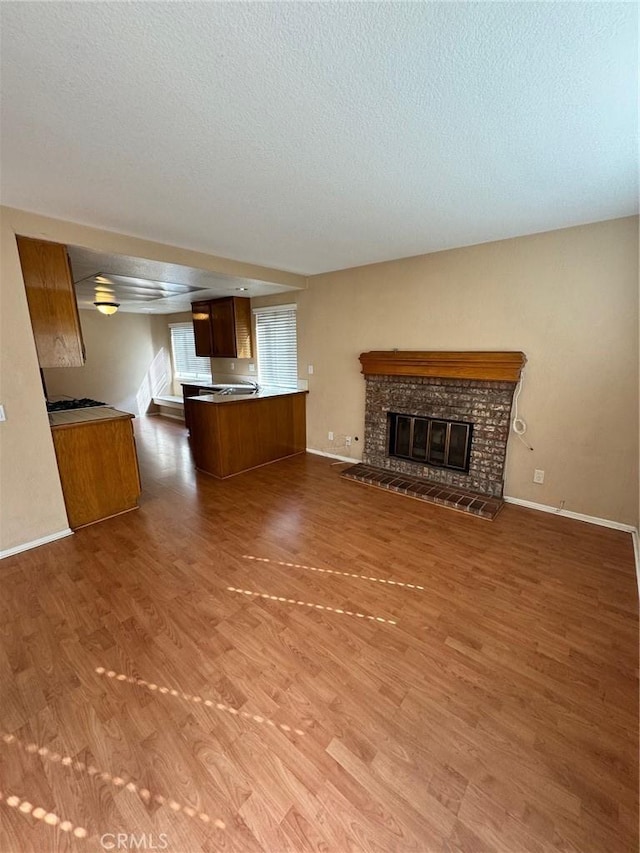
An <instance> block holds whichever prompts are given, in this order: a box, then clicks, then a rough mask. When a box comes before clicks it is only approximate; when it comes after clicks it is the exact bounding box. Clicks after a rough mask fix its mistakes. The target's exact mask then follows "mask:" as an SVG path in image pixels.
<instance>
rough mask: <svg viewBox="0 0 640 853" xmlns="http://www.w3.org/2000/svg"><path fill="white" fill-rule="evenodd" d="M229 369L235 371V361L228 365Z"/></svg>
mask: <svg viewBox="0 0 640 853" xmlns="http://www.w3.org/2000/svg"><path fill="white" fill-rule="evenodd" d="M229 367H230V368H231V370H235V369H236V363H235V361H232V362H231V364H230V365H229Z"/></svg>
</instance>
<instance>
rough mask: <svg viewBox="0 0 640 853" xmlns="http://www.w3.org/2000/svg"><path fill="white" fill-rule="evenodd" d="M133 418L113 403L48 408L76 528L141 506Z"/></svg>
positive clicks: (66, 500)
mask: <svg viewBox="0 0 640 853" xmlns="http://www.w3.org/2000/svg"><path fill="white" fill-rule="evenodd" d="M132 421H133V415H131V414H129V413H128V412H121V411H119V410H118V409H114V408H112V407H111V406H91V407H87V408H84V409H66V410H64V411H61V412H50V413H49V423H50V425H51V435H52V437H53V446H54V448H55V452H56V459H57V461H58V471H59V473H60V483H61V484H62V494H63V496H64V503H65V506H66V508H67V516H68V518H69V527H71V528H72V529H73V530H76V529H77V528H78V527H84V526H85V525H86V524H93V523H94V522H96V521H102V520H103V519H105V518H111V517H112V516H114V515H120V514H121V513H123V512H129V511H130V510H132V509H137V507H138V498H139V497H140V491H141V489H140V475H139V472H138V457H137V454H136V444H135V438H134V435H133V423H132Z"/></svg>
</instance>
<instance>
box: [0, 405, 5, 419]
mask: <svg viewBox="0 0 640 853" xmlns="http://www.w3.org/2000/svg"><path fill="white" fill-rule="evenodd" d="M6 419H7V416H6V415H5V413H4V406H0V421H6Z"/></svg>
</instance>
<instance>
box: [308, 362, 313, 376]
mask: <svg viewBox="0 0 640 853" xmlns="http://www.w3.org/2000/svg"><path fill="white" fill-rule="evenodd" d="M307 373H308V374H309V376H311V374H312V373H313V365H312V364H308V365H307Z"/></svg>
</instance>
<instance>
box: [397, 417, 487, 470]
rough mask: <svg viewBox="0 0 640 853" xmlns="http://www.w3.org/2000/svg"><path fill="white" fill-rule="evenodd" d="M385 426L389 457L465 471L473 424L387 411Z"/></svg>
mask: <svg viewBox="0 0 640 853" xmlns="http://www.w3.org/2000/svg"><path fill="white" fill-rule="evenodd" d="M388 425H389V429H388V434H389V446H388V453H389V456H395V457H396V458H398V459H409V460H411V461H413V462H420V463H421V464H423V465H430V466H433V467H435V468H452V469H453V470H455V471H465V472H468V471H469V460H470V457H471V437H472V434H473V424H470V423H466V422H464V421H450V420H443V419H441V418H425V417H416V416H413V415H405V414H401V413H399V412H389V414H388Z"/></svg>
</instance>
